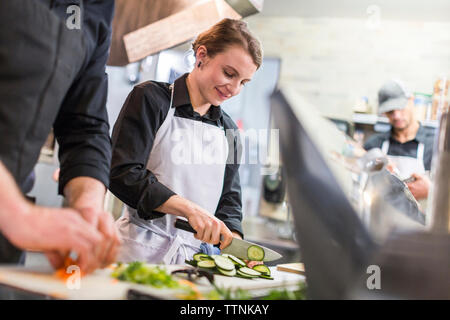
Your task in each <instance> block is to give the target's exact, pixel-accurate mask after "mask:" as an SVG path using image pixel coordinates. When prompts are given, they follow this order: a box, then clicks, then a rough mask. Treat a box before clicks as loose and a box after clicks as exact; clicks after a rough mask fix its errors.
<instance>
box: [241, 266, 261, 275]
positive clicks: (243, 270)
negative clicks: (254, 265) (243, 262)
mask: <svg viewBox="0 0 450 320" xmlns="http://www.w3.org/2000/svg"><path fill="white" fill-rule="evenodd" d="M239 271H240V272H241V273H245V274H246V275H249V276H252V277H259V276H260V275H261V272H259V271H256V270H253V269H250V268H247V267H242V268H239Z"/></svg>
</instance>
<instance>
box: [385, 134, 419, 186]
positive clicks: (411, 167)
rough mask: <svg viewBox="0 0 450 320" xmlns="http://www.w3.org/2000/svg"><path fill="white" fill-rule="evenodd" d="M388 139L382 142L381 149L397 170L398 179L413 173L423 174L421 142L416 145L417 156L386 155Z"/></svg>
mask: <svg viewBox="0 0 450 320" xmlns="http://www.w3.org/2000/svg"><path fill="white" fill-rule="evenodd" d="M389 144H390V143H389V139H387V140H385V141H384V142H383V145H382V146H381V151H383V153H384V154H386V155H387V157H388V159H389V160H390V161H392V162H393V163H394V164H395V166H396V167H397V169H398V171H399V176H400V179H402V180H405V179H407V178H409V177H411V175H412V174H413V173H418V174H425V165H424V149H425V146H424V144H423V143H419V145H418V146H417V158H413V157H405V156H391V155H388V154H387V153H388V150H389Z"/></svg>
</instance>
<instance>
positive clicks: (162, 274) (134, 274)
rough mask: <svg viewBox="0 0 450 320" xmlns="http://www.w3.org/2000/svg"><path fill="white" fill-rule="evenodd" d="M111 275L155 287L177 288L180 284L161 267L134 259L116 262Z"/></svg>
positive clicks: (122, 279)
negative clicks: (132, 260) (127, 263)
mask: <svg viewBox="0 0 450 320" xmlns="http://www.w3.org/2000/svg"><path fill="white" fill-rule="evenodd" d="M111 276H112V277H114V278H116V279H119V280H121V281H129V282H133V283H139V284H145V285H151V286H153V287H156V288H164V287H167V288H179V287H180V285H179V284H178V282H177V281H176V280H174V279H173V277H172V276H171V275H170V274H168V273H167V272H166V270H164V269H163V268H160V267H158V266H156V267H155V266H148V265H146V264H144V263H142V262H139V261H136V262H132V263H130V264H129V265H128V266H127V265H125V264H118V266H117V267H116V269H114V271H113V272H112V273H111Z"/></svg>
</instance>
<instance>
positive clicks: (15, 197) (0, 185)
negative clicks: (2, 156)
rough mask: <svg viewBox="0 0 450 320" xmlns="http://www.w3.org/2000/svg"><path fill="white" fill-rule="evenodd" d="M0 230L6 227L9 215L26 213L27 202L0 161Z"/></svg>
mask: <svg viewBox="0 0 450 320" xmlns="http://www.w3.org/2000/svg"><path fill="white" fill-rule="evenodd" d="M0 190H1V192H0V231H3V230H4V229H5V228H8V225H9V223H8V222H9V221H10V215H11V214H14V215H19V214H26V213H27V212H29V209H30V206H31V204H29V203H28V202H27V201H26V200H25V198H24V197H23V196H22V194H21V193H20V190H19V188H18V187H17V184H16V183H15V181H14V179H13V177H12V176H11V174H10V173H9V171H8V169H6V167H5V166H4V165H3V163H2V162H1V161H0Z"/></svg>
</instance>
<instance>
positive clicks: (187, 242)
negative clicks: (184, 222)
mask: <svg viewBox="0 0 450 320" xmlns="http://www.w3.org/2000/svg"><path fill="white" fill-rule="evenodd" d="M170 89H171V101H170V108H169V112H168V114H167V116H166V119H165V120H164V122H163V124H162V125H161V127H160V128H159V129H158V131H157V133H156V136H155V141H154V144H153V148H152V150H151V152H150V156H149V159H148V162H147V169H148V170H150V171H151V172H153V174H154V175H155V176H156V177H157V179H158V181H159V182H161V183H162V184H163V185H165V186H166V187H168V188H169V189H171V190H172V191H174V192H175V193H176V194H178V195H179V196H181V197H183V198H186V199H188V200H191V201H192V202H194V203H196V204H198V205H199V206H201V207H202V208H204V209H205V210H207V211H208V212H209V213H211V214H212V215H214V213H215V211H216V209H217V205H218V203H219V200H220V197H221V194H222V189H223V181H224V176H225V165H226V160H227V157H228V142H227V139H226V136H225V132H224V130H223V128H219V127H216V126H214V125H209V124H205V123H203V122H201V121H195V120H192V119H185V118H181V117H175V116H174V114H175V108H174V107H172V101H173V95H174V89H173V85H172V86H171V87H170ZM211 108H215V107H214V106H212V107H211ZM176 218H177V216H175V215H172V214H165V215H164V216H163V217H161V218H156V219H152V220H144V219H141V218H139V216H138V214H137V212H136V210H135V209H133V208H130V207H128V206H126V207H125V210H124V213H123V215H122V217H120V218H119V219H118V220H117V222H116V225H117V227H118V230H119V235H120V237H121V239H122V241H123V245H122V247H121V249H120V252H119V256H118V259H119V261H123V262H131V261H137V260H139V261H146V262H149V263H164V264H184V261H185V260H186V259H189V260H190V259H192V255H193V254H194V253H196V252H198V251H200V244H201V241H199V240H197V239H195V238H194V236H193V234H192V233H190V232H187V231H183V230H180V229H176V228H175V227H174V223H175V220H176ZM178 218H179V217H178Z"/></svg>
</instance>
